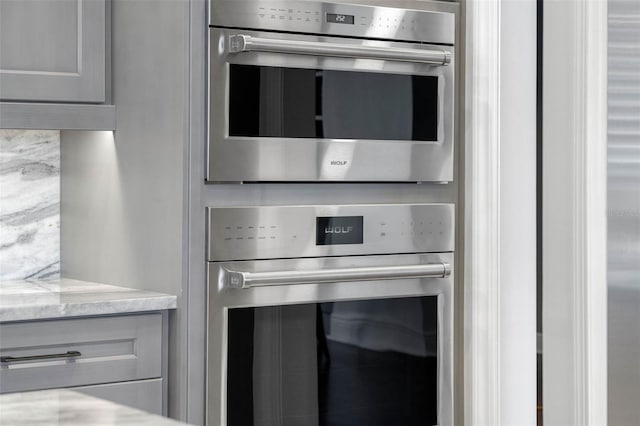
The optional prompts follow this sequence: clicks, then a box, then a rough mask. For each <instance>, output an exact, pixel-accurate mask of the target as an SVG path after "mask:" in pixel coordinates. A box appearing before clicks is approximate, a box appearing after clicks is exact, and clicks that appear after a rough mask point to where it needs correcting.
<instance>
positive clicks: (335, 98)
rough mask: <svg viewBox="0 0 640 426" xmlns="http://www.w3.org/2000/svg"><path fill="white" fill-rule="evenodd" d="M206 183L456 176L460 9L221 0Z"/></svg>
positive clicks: (214, 27)
mask: <svg viewBox="0 0 640 426" xmlns="http://www.w3.org/2000/svg"><path fill="white" fill-rule="evenodd" d="M210 22H211V28H210V69H209V73H210V74H209V77H210V108H209V114H210V129H209V144H208V169H207V180H209V181H213V182H254V181H286V182H304V181H322V182H334V181H338V182H341V181H369V182H386V181H394V182H449V181H451V180H452V179H453V149H454V143H453V139H454V92H455V84H454V75H455V72H454V66H455V48H454V39H455V15H454V14H453V13H445V12H425V11H415V10H406V9H396V8H389V7H371V6H362V5H349V4H336V3H320V2H310V1H290V0H286V1H285V0H283V1H260V0H251V1H247V0H212V1H211V17H210Z"/></svg>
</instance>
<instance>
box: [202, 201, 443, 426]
mask: <svg viewBox="0 0 640 426" xmlns="http://www.w3.org/2000/svg"><path fill="white" fill-rule="evenodd" d="M453 217H454V211H453V206H452V205H449V204H418V205H415V204H414V205H349V206H295V207H289V206H287V207H234V208H210V209H209V247H208V251H209V261H210V262H209V269H208V274H209V278H208V279H209V283H208V286H209V300H208V316H209V324H208V354H207V363H208V366H207V367H208V372H207V375H208V380H207V387H208V388H207V393H208V396H207V398H208V407H207V423H208V424H209V425H218V424H221V425H370V426H371V425H436V424H439V425H450V424H453V279H454V278H453V272H452V271H453V251H454V243H453V242H454V226H453V220H454V219H453Z"/></svg>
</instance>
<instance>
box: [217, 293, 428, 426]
mask: <svg viewBox="0 0 640 426" xmlns="http://www.w3.org/2000/svg"><path fill="white" fill-rule="evenodd" d="M228 324H229V330H228V331H229V346H228V370H227V413H228V414H227V418H228V424H229V425H256V426H258V425H260V426H264V425H371V426H376V425H380V426H382V425H385V426H387V425H433V424H437V337H438V336H437V297H435V296H434V297H421V298H405V299H382V300H368V301H349V302H332V303H320V304H305V305H291V306H275V307H259V308H240V309H231V310H230V311H229V322H228Z"/></svg>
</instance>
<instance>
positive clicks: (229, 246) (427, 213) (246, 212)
mask: <svg viewBox="0 0 640 426" xmlns="http://www.w3.org/2000/svg"><path fill="white" fill-rule="evenodd" d="M322 216H362V217H363V234H362V237H363V238H362V244H338V245H317V244H316V237H317V221H316V218H317V217H322ZM207 219H208V228H207V229H208V244H207V246H208V247H207V252H208V254H207V259H208V260H210V261H231V260H243V259H244V260H254V259H286V258H294V257H298V258H302V257H324V256H350V255H356V256H357V255H370V254H389V253H395V254H400V253H443V252H452V251H454V250H455V225H454V220H455V208H454V205H453V204H439V203H429V204H355V205H340V206H331V205H315V206H311V205H307V206H260V207H258V206H254V207H215V208H214V207H210V208H208V218H207ZM371 266H378V265H371ZM315 269H320V268H315ZM321 269H326V267H323V268H321Z"/></svg>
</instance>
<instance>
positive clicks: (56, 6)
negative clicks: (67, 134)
mask: <svg viewBox="0 0 640 426" xmlns="http://www.w3.org/2000/svg"><path fill="white" fill-rule="evenodd" d="M105 8H106V4H105V0H0V100H2V101H9V102H72V103H103V102H105V38H106V37H105V34H106V32H105V30H106V21H105V18H106V9H105Z"/></svg>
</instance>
